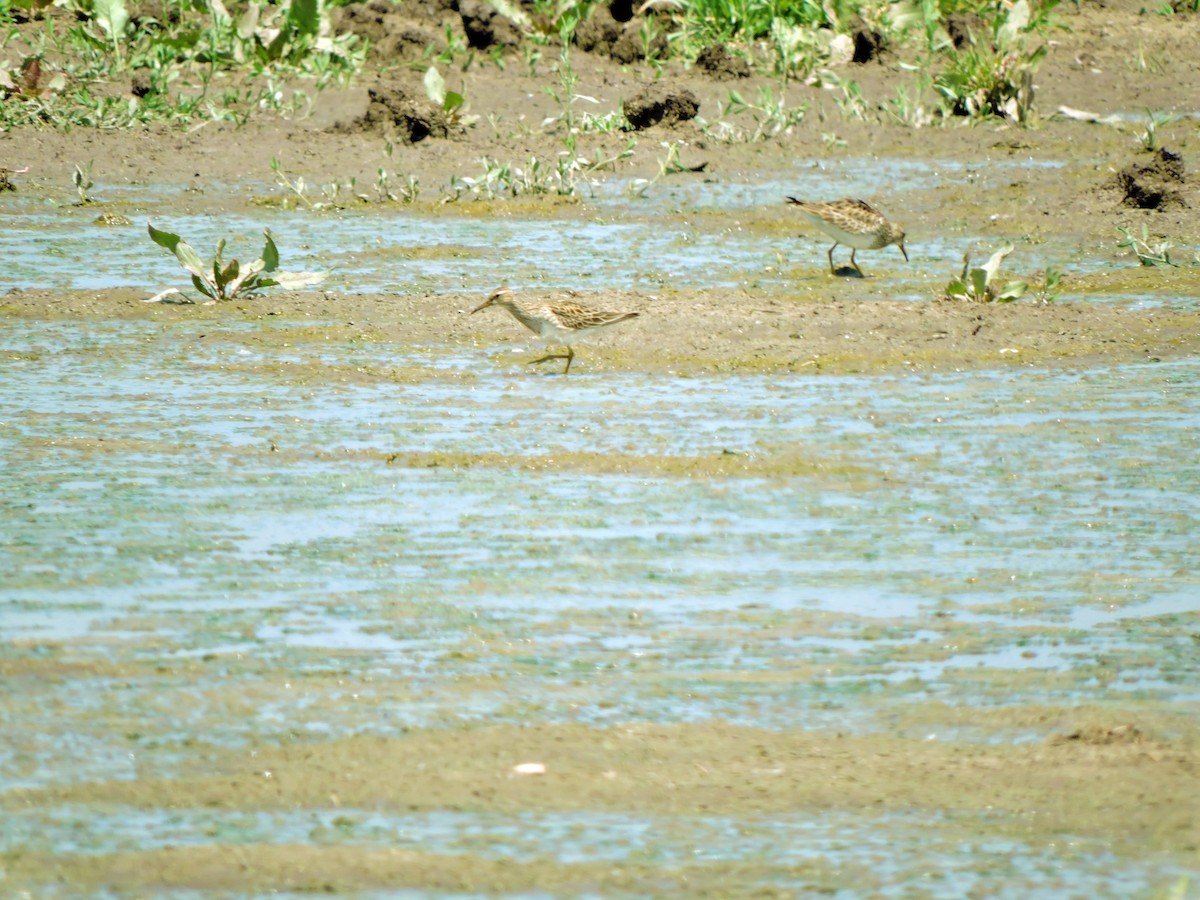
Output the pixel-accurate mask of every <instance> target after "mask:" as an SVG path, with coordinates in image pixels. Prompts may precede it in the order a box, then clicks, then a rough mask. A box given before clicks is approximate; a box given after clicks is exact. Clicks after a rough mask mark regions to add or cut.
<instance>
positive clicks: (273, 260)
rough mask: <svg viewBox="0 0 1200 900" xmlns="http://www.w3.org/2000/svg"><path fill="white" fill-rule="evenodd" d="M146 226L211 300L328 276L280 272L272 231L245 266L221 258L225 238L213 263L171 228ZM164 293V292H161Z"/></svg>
mask: <svg viewBox="0 0 1200 900" xmlns="http://www.w3.org/2000/svg"><path fill="white" fill-rule="evenodd" d="M146 228H147V230H148V231H149V233H150V240H152V241H154V243H156V244H158V246H160V247H162V248H164V249H166V250H170V251H171V252H172V253H173V254H175V258H176V259H177V260H179V263H180V265H182V266H183V267H184V268H185V269H186V270H187V271H188V272H190V273H191V276H192V285H193V286H194V287H195V288H196V290H198V291H199V292H200V293H202V294H203V295H204V296H206V297H208V298H209V299H210V300H214V301H218V300H233V299H235V298H237V297H239V296H241V297H249V296H251V295H253V294H255V293H257V292H258V291H260V290H262V289H263V288H268V287H275V286H280V287H283V288H287V289H289V290H294V289H296V288H301V287H308V286H310V285H314V284H319V283H320V282H321V281H323V280H324V279H325V274H326V273H324V272H279V271H278V269H279V250H278V248H276V246H275V241H274V240H272V239H271V230H270V229H269V228H268V229H264V230H263V236H264V237H265V238H266V243H265V244H264V245H263V251H262V256H261V257H259V258H258V259H256V260H254V261H253V262H250V263H248V264H247V265H245V266H242V265H241V264H240V263H239V262H238V261H237V260H236V259H232V260H230V261H229V262H228V263H226V262H225V261H224V260H223V259H222V254H223V253H224V251H225V240H224V238H222V239H221V240H219V241H217V252H216V254H215V255H214V256H213V259H212V262H211V263H205V262H204V260H203V259H201V257H200V254H199V253H197V252H196V251H195V250H194V249H193V248H192V246H191V244H189V243H188V242H187V241H185V240H184V239H183V238H181V237H180V236H179V235H177V234H172V233H171V232H169V231H160V230H159V229H157V228H155V227H154V226H153V225H151V224H150V223H149V222H147V223H146ZM160 296H161V295H160Z"/></svg>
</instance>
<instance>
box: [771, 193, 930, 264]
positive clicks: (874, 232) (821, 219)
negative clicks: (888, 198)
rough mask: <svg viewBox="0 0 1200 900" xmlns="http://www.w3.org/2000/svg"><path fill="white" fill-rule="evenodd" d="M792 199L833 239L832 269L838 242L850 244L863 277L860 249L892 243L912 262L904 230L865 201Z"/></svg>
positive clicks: (851, 260)
mask: <svg viewBox="0 0 1200 900" xmlns="http://www.w3.org/2000/svg"><path fill="white" fill-rule="evenodd" d="M788 202H789V203H791V204H793V205H795V206H798V207H800V213H801V214H802V215H803V216H804V218H806V219H808V221H810V222H812V224H814V225H816V226H817V228H819V229H821V231H823V232H825V233H826V234H827V235H829V236H830V237H831V238H833V247H830V248H829V271H830V272H832V273H833V274H834V275H836V274H837V273H838V270H837V269H835V268H834V266H833V250H834V247H837V245H838V244H846V245H847V246H849V247H850V265H851V266H853V267H854V271H855V272H857V273H858V274H859V277H862V273H863V271H862V269H860V268H859V267H858V263H857V262H855V261H854V251H856V250H879V249H880V248H882V247H886V246H887V245H888V244H896V245H898V246H899V247H900V252H901V253H903V254H904V261H905V262H908V251H907V250H905V249H904V229H903V228H901V227H900V226H899V225H897V224H896V223H895V222H890V221H888V219H887V218H885V217H884V215H883V213H881V212H880V211H879V210H877V209H876V208H875V207H873V206H871V204H869V203H867V202H866V201H864V200H835V201H833V202H832V203H805V202H804V201H803V200H797V199H796V198H795V197H788Z"/></svg>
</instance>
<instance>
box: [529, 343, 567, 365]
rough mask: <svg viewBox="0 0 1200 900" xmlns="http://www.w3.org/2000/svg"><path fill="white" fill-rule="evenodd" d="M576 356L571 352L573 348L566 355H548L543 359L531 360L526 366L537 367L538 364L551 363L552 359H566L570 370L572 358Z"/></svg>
mask: <svg viewBox="0 0 1200 900" xmlns="http://www.w3.org/2000/svg"><path fill="white" fill-rule="evenodd" d="M574 355H575V354H574V353H573V352H572V351H571V348H570V347H568V348H567V352H566V353H548V354H546V355H545V356H543V357H542V358H541V359H531V360H530V361H529V362H528V363H526V365H529V366H536V365H537V364H538V363H544V362H549V361H550V360H552V359H565V360H566V361H567V368H568V369H569V368H570V367H571V358H572V357H573V356H574Z"/></svg>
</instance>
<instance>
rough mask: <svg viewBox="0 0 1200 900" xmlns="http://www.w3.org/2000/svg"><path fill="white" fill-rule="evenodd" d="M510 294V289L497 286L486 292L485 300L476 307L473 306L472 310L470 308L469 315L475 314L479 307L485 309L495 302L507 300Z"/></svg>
mask: <svg viewBox="0 0 1200 900" xmlns="http://www.w3.org/2000/svg"><path fill="white" fill-rule="evenodd" d="M511 296H512V291H510V290H509V289H508V288H507V287H498V288H496V289H495V290H494V291H492V292H491V293H490V294H488V298H487V299H486V300H484V301H483V302H482V303H480V304H479V305H478V306H477V307H475V308H474V309H473V310H471V315H475V313H477V312H479V311H480V310H481V309H487V308H488V307H489V306H493V305H495V304H497V303H502V302H503V301H504V300H507V299H508V298H509V297H511Z"/></svg>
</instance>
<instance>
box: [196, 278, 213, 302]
mask: <svg viewBox="0 0 1200 900" xmlns="http://www.w3.org/2000/svg"><path fill="white" fill-rule="evenodd" d="M192 284H193V285H195V286H196V290H198V291H199V292H200V293H202V294H203V295H204V296H205V297H211V298H212V299H213V300H216V299H217V295H216V293H215V292H214V291H213V289H212V288H211V287H209V285H208V283H207V282H206V281H204V279H202V278H201V277H200V276H199V275H193V276H192Z"/></svg>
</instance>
